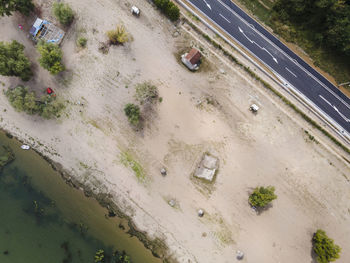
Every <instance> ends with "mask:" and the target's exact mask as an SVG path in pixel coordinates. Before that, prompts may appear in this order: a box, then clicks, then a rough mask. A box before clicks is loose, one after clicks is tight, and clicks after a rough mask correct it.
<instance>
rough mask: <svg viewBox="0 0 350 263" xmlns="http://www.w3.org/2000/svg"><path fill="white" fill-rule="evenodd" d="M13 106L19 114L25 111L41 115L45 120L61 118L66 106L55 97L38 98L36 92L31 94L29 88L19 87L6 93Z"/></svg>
mask: <svg viewBox="0 0 350 263" xmlns="http://www.w3.org/2000/svg"><path fill="white" fill-rule="evenodd" d="M5 95H6V97H7V98H8V100H9V101H10V103H11V105H12V106H13V107H14V108H15V109H16V110H17V111H19V112H21V111H24V112H26V113H27V114H31V115H33V114H39V115H40V116H42V117H43V118H45V119H50V118H53V117H59V114H60V112H61V110H63V108H64V105H63V104H62V103H61V102H59V101H57V100H56V97H53V96H49V95H46V96H42V97H41V98H37V97H36V96H35V94H34V92H29V90H28V88H26V87H23V86H17V87H16V88H13V89H8V90H7V91H6V92H5Z"/></svg>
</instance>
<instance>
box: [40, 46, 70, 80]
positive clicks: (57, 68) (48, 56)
mask: <svg viewBox="0 0 350 263" xmlns="http://www.w3.org/2000/svg"><path fill="white" fill-rule="evenodd" d="M38 51H39V53H40V55H41V57H40V58H39V63H40V65H41V66H42V67H43V68H44V69H47V70H48V71H49V72H50V73H51V74H53V75H56V74H58V73H59V72H61V71H63V70H64V66H63V64H62V62H61V60H62V51H61V49H60V48H59V47H58V46H57V45H56V44H53V43H46V42H43V41H42V42H39V44H38Z"/></svg>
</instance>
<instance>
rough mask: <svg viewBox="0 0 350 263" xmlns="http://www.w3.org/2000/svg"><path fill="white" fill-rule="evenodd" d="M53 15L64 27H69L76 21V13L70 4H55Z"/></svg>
mask: <svg viewBox="0 0 350 263" xmlns="http://www.w3.org/2000/svg"><path fill="white" fill-rule="evenodd" d="M52 11H53V14H54V15H55V17H56V18H57V19H58V21H60V23H61V24H62V25H65V26H68V25H70V24H71V23H72V21H73V19H74V13H73V10H72V8H70V6H69V5H68V4H64V3H57V2H55V3H54V4H53V8H52Z"/></svg>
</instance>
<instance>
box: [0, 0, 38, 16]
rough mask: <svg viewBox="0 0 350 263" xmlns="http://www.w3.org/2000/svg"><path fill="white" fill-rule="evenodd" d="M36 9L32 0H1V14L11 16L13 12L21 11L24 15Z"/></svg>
mask: <svg viewBox="0 0 350 263" xmlns="http://www.w3.org/2000/svg"><path fill="white" fill-rule="evenodd" d="M33 9H34V5H33V3H32V0H1V1H0V16H4V15H7V16H10V15H12V12H15V11H19V12H21V13H22V14H24V15H29V13H30V11H32V10H33Z"/></svg>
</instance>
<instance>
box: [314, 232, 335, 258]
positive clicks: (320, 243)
mask: <svg viewBox="0 0 350 263" xmlns="http://www.w3.org/2000/svg"><path fill="white" fill-rule="evenodd" d="M312 241H313V249H314V251H315V253H316V255H317V258H316V259H317V262H318V263H328V262H332V261H335V260H336V259H338V258H339V257H340V256H339V253H340V251H341V248H340V247H339V246H338V245H336V244H334V241H333V239H331V238H329V237H328V236H327V235H326V232H325V231H323V230H321V229H318V230H317V232H316V233H315V234H314V237H313V238H312Z"/></svg>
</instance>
